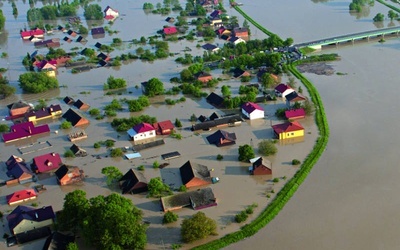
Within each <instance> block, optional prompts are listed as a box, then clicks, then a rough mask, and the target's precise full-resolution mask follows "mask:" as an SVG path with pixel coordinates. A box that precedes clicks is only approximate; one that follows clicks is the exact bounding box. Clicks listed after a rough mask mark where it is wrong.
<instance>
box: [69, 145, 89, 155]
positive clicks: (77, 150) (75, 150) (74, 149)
mask: <svg viewBox="0 0 400 250" xmlns="http://www.w3.org/2000/svg"><path fill="white" fill-rule="evenodd" d="M69 149H70V150H71V151H72V153H74V155H75V156H77V157H85V156H87V152H86V150H84V149H83V148H81V147H79V146H77V145H76V144H73V145H72V146H71V147H70V148H69Z"/></svg>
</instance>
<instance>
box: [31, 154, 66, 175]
mask: <svg viewBox="0 0 400 250" xmlns="http://www.w3.org/2000/svg"><path fill="white" fill-rule="evenodd" d="M61 164H62V162H61V157H60V154H58V153H54V152H53V153H48V154H44V155H39V156H36V157H35V158H33V166H34V169H35V170H37V171H38V172H39V173H43V172H47V171H50V170H53V169H57V168H58V167H59V166H60V165H61Z"/></svg>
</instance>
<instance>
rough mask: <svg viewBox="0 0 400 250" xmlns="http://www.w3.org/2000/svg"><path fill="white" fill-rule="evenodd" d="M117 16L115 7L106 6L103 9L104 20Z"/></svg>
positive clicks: (111, 19)
mask: <svg viewBox="0 0 400 250" xmlns="http://www.w3.org/2000/svg"><path fill="white" fill-rule="evenodd" d="M118 16H119V12H118V11H117V10H115V9H112V8H111V7H110V6H107V7H106V8H105V9H104V18H105V19H106V20H109V21H113V20H114V19H115V18H117V17H118Z"/></svg>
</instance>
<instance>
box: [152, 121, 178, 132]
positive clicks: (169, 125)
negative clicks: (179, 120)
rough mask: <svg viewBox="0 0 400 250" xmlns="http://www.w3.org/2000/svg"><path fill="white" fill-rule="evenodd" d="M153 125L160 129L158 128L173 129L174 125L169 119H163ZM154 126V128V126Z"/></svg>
mask: <svg viewBox="0 0 400 250" xmlns="http://www.w3.org/2000/svg"><path fill="white" fill-rule="evenodd" d="M155 125H156V126H157V127H158V128H159V129H160V130H169V129H174V128H175V126H174V124H172V122H171V120H165V121H162V122H157V123H155ZM156 126H154V128H155V127H156Z"/></svg>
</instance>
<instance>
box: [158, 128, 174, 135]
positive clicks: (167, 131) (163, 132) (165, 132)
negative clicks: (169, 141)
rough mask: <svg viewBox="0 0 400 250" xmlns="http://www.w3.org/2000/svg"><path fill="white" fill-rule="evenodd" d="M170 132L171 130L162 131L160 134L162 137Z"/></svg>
mask: <svg viewBox="0 0 400 250" xmlns="http://www.w3.org/2000/svg"><path fill="white" fill-rule="evenodd" d="M171 132H172V129H164V130H162V131H161V134H162V135H169V134H171Z"/></svg>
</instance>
